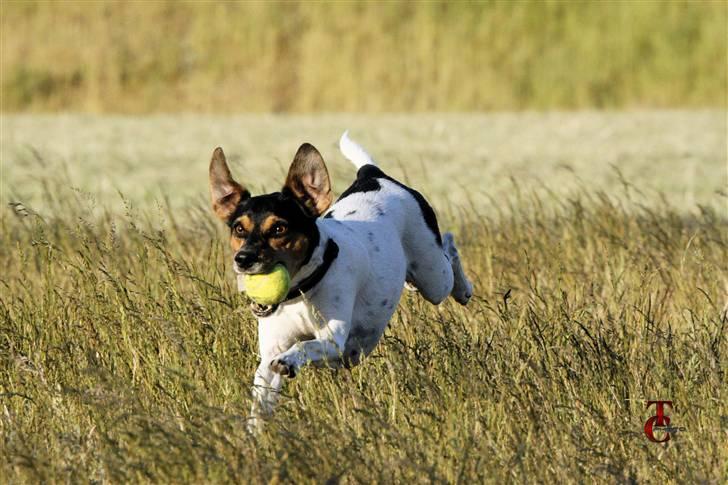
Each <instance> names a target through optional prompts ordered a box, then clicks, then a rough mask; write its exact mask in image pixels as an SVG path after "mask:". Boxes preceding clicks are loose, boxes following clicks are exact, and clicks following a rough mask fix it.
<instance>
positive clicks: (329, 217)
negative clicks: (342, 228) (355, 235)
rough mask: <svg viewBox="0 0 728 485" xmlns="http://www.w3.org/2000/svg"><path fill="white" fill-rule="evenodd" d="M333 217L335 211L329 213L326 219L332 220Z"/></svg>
mask: <svg viewBox="0 0 728 485" xmlns="http://www.w3.org/2000/svg"><path fill="white" fill-rule="evenodd" d="M332 217H334V211H331V212H329V213H328V214H326V215H325V216H324V219H331V218H332Z"/></svg>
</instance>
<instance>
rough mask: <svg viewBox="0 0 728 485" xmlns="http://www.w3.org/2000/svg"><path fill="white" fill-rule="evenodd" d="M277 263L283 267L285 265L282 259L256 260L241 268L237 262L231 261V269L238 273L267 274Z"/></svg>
mask: <svg viewBox="0 0 728 485" xmlns="http://www.w3.org/2000/svg"><path fill="white" fill-rule="evenodd" d="M277 264H282V265H283V266H284V267H285V266H286V265H285V263H283V262H282V261H273V262H256V263H253V264H251V265H250V266H248V267H246V268H241V267H240V266H239V265H238V264H237V263H235V262H233V270H234V271H235V273H236V274H239V275H254V274H267V273H270V272H271V271H273V268H275V266H276V265H277Z"/></svg>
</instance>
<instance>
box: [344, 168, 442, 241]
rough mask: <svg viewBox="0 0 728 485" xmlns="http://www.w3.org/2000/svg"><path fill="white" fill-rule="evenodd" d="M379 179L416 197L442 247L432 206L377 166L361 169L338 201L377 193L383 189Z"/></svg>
mask: <svg viewBox="0 0 728 485" xmlns="http://www.w3.org/2000/svg"><path fill="white" fill-rule="evenodd" d="M379 179H385V180H389V181H390V182H392V183H394V184H396V185H398V186H400V187H402V188H403V189H404V190H406V191H407V192H409V193H410V195H411V196H412V197H414V199H415V200H416V201H417V205H419V206H420V211H421V212H422V217H423V218H424V219H425V224H427V227H429V228H430V231H432V233H433V234H434V235H435V239H436V240H437V243H438V244H439V245H440V246H442V236H441V235H440V228H439V227H438V225H437V217H436V216H435V211H434V210H432V207H431V206H430V204H428V203H427V200H425V198H424V197H423V196H422V194H420V193H419V192H417V191H416V190H415V189H412V188H410V187H407V186H406V185H404V184H403V183H401V182H399V181H397V180H395V179H393V178H392V177H390V176H389V175H387V174H385V173H384V172H382V170H381V169H380V168H379V167H377V166H375V165H364V166H363V167H361V168H360V169H359V171H358V172H357V173H356V180H354V183H352V184H351V185H350V186H349V188H348V189H346V190H345V191H344V193H343V194H341V196H340V197H339V199H338V200H342V199H345V198H346V197H348V196H350V195H352V194H356V193H361V192H375V191H377V190H380V189H381V188H382V184H381V183H379ZM380 210H381V209H380ZM377 214H378V215H380V216H381V215H384V211H382V213H381V214H380V213H379V212H377Z"/></svg>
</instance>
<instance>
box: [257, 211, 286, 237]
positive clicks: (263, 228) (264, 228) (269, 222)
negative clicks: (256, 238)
mask: <svg viewBox="0 0 728 485" xmlns="http://www.w3.org/2000/svg"><path fill="white" fill-rule="evenodd" d="M276 222H286V221H285V220H284V219H281V218H280V217H278V216H276V215H270V216H268V217H266V218H265V220H264V221H263V223H262V224H261V225H260V232H262V233H263V234H267V233H268V231H270V229H271V228H272V227H273V225H274V224H275V223H276Z"/></svg>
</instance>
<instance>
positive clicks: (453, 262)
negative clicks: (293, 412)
mask: <svg viewBox="0 0 728 485" xmlns="http://www.w3.org/2000/svg"><path fill="white" fill-rule="evenodd" d="M340 146H341V151H342V152H343V153H344V155H345V156H346V157H347V158H349V159H350V160H352V162H354V164H355V165H356V166H357V167H358V168H361V167H362V166H364V165H366V164H368V163H372V159H371V157H370V156H369V155H368V154H367V153H366V152H365V151H364V150H363V149H362V148H361V147H360V146H359V145H357V144H356V143H354V142H353V141H352V140H350V139H349V137H348V135H347V133H346V132H345V133H344V135H342V137H341V143H340ZM377 180H378V181H379V183H380V186H381V189H380V190H376V191H370V192H358V193H353V194H351V195H349V196H347V197H345V198H344V199H342V200H339V201H337V202H336V203H335V204H334V205H333V206H332V207H331V208H330V209H329V212H330V213H332V214H331V215H332V217H329V218H319V219H318V220H317V221H316V224H317V226H318V229H319V232H320V235H321V239H320V242H319V245H318V246H317V247H316V249H315V250H314V252H313V254H312V256H311V259H310V261H309V262H308V263H307V264H306V265H305V266H304V267H303V268H302V269H301V270H300V271H299V272H298V273H297V274H296V275H295V277H294V278H293V281H292V284H296V283H297V282H298V281H301V280H302V279H303V278H305V277H306V276H307V275H309V274H311V272H313V271H314V270H315V269H316V268H317V267H319V266H320V265H321V263H322V261H323V254H324V249H325V248H326V245H327V243H328V241H329V240H330V239H333V240H334V241H335V242H336V244H337V245H338V246H339V254H338V256H337V258H336V259H335V260H334V261H333V263H332V264H331V266H330V268H329V270H328V272H327V273H326V275H325V277H324V278H323V279H322V280H321V281H320V282H319V283H318V284H317V285H316V287H314V288H313V289H312V290H311V291H309V292H308V293H307V294H306V295H304V296H301V297H299V298H295V299H293V300H290V301H288V302H285V303H283V304H281V305H279V307H278V308H277V310H276V311H275V312H274V313H273V314H271V315H269V316H267V317H262V318H259V320H258V333H259V344H260V357H261V363H260V366H259V367H258V370H257V371H256V374H255V381H254V391H253V393H254V397H255V404H254V406H253V413H252V418H253V421H252V422H251V424H252V425H253V426H254V427H255V426H258V425H259V424H260V416H261V415H262V414H265V413H269V412H270V411H271V410H272V409H273V406H274V404H275V402H276V400H277V398H278V394H279V391H280V388H281V385H282V380H281V375H280V374H279V373H277V372H276V371H277V370H278V371H280V369H284V368H285V369H291V370H293V371H294V372H296V373H297V372H298V371H299V369H300V368H301V367H303V366H304V365H306V364H314V365H327V366H340V365H342V364H344V363H347V364H350V365H356V364H357V363H358V362H359V360H360V359H361V357H362V354H363V355H367V354H369V353H370V352H371V351H372V350H373V349H374V347H375V346H376V344H377V342H378V341H379V339H380V338H381V336H382V334H383V332H384V329H385V328H386V326H387V324H388V323H389V320H390V318H391V317H392V315H393V313H394V311H395V309H396V307H397V304H398V302H399V298H400V295H401V293H402V289H403V286H404V283H405V281H408V282H410V283H412V284H413V285H414V286H415V287H416V288H417V290H418V291H419V292H420V293H421V294H422V296H423V297H424V298H425V299H427V300H428V301H430V302H432V303H434V304H439V303H440V302H442V301H443V300H444V299H445V298H447V296H448V295H450V294H452V295H453V296H454V297H455V298H456V299H457V300H458V301H459V302H461V303H463V304H464V303H467V300H468V299H469V298H470V295H471V294H472V285H471V284H470V282H469V281H468V280H467V279H466V277H465V275H464V273H463V271H462V268H461V267H460V260H459V257H458V255H457V249H455V245H454V242H453V239H452V235H450V234H449V233H447V234H445V235H444V237H443V244H442V246H440V245H439V244H438V242H437V240H436V237H435V235H434V234H433V232H432V231H431V230H430V228H428V227H427V225H426V223H425V221H424V219H423V216H422V211H421V209H420V207H419V205H418V203H417V201H416V200H415V199H414V197H413V196H412V195H411V194H410V193H409V192H408V191H407V190H406V189H405V188H403V187H401V186H400V185H398V184H396V183H394V182H392V181H390V180H386V179H382V178H379V179H377Z"/></svg>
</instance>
